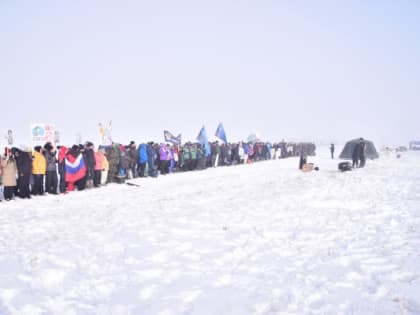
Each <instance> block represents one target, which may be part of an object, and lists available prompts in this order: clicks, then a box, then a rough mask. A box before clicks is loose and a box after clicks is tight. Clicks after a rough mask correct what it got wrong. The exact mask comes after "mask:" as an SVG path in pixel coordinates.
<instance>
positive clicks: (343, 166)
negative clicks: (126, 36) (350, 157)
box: [338, 162, 351, 172]
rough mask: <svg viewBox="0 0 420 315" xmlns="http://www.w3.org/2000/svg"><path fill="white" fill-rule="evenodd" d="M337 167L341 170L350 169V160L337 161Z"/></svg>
mask: <svg viewBox="0 0 420 315" xmlns="http://www.w3.org/2000/svg"><path fill="white" fill-rule="evenodd" d="M338 169H339V170H340V171H342V172H346V171H351V163H350V162H341V163H338Z"/></svg>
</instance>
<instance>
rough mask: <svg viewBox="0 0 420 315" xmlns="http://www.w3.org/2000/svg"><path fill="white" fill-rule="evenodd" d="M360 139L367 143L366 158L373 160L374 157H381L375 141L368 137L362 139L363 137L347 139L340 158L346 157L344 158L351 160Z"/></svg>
mask: <svg viewBox="0 0 420 315" xmlns="http://www.w3.org/2000/svg"><path fill="white" fill-rule="evenodd" d="M360 141H363V142H364V143H365V145H366V158H367V159H371V160H373V159H377V158H379V155H378V152H377V151H376V149H375V145H374V144H373V142H372V141H369V140H366V139H362V138H357V139H353V140H350V141H347V143H346V145H345V146H344V148H343V151H341V154H340V156H339V158H340V159H344V160H351V159H352V154H353V150H354V147H355V146H356V144H358V143H359V142H360Z"/></svg>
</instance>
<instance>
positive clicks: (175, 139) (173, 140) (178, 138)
mask: <svg viewBox="0 0 420 315" xmlns="http://www.w3.org/2000/svg"><path fill="white" fill-rule="evenodd" d="M163 137H164V138H165V141H166V142H170V143H172V144H176V145H180V144H181V134H179V135H178V136H176V137H175V136H174V135H173V134H172V133H170V132H169V131H168V130H164V131H163Z"/></svg>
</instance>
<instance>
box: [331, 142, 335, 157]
mask: <svg viewBox="0 0 420 315" xmlns="http://www.w3.org/2000/svg"><path fill="white" fill-rule="evenodd" d="M334 149H335V147H334V143H331V145H330V152H331V159H334Z"/></svg>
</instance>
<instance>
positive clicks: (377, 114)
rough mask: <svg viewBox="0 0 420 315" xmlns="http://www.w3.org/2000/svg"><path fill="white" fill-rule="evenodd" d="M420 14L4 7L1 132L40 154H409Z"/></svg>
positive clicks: (281, 5) (409, 8)
mask: <svg viewBox="0 0 420 315" xmlns="http://www.w3.org/2000/svg"><path fill="white" fill-rule="evenodd" d="M419 13H420V5H419V4H418V3H417V2H414V1H413V2H409V1H405V2H395V1H378V2H376V1H370V2H369V4H366V3H365V1H352V2H351V3H349V4H343V3H337V2H336V1H319V2H317V5H315V4H313V3H312V2H310V1H219V0H216V1H214V0H213V1H176V2H175V1H114V2H112V1H65V2H64V1H11V0H9V1H7V0H3V1H0V51H1V58H0V105H1V106H2V111H1V118H2V119H1V125H0V131H1V132H4V130H7V129H8V128H11V129H13V130H14V134H15V142H16V143H18V144H20V143H24V144H25V143H26V144H28V143H29V141H30V140H29V125H30V123H31V122H35V123H53V124H55V125H56V128H57V129H58V130H59V131H60V133H61V140H62V142H65V143H68V144H71V143H73V142H75V140H76V135H77V134H78V133H81V134H82V138H83V140H84V141H85V140H92V141H94V142H95V141H98V138H99V137H98V128H97V125H98V123H99V122H102V123H106V122H108V121H109V120H112V121H113V136H114V139H115V140H116V141H119V142H123V143H127V142H129V141H130V140H135V141H137V142H141V141H147V140H154V141H163V130H164V129H168V130H169V131H171V132H172V133H174V134H175V135H177V134H179V133H182V135H183V140H184V141H187V140H193V139H195V137H196V136H197V134H198V132H199V130H200V128H201V126H203V125H204V126H205V127H206V129H207V133H208V134H209V135H210V136H212V135H213V134H214V132H215V130H216V127H217V125H218V123H219V122H223V124H224V127H225V130H226V134H227V137H228V140H230V141H236V140H242V139H245V138H246V137H247V136H248V135H249V133H250V132H251V131H259V132H260V134H261V135H262V137H263V138H264V139H266V140H270V141H277V140H281V139H283V138H285V139H292V140H300V139H305V140H314V141H320V140H322V141H340V142H342V141H345V140H347V139H352V138H355V137H359V136H363V137H365V138H368V139H372V140H373V141H375V142H377V143H378V142H379V143H378V144H402V145H406V144H407V143H408V141H410V140H412V139H418V138H419V137H420V124H419V123H418V119H419V117H420V106H419V103H420V102H419V101H420V97H419V94H418V91H417V89H418V86H419V83H420V80H419V76H420V75H419V73H420V71H419V70H420V62H419V58H418V56H419V55H420V46H419V40H418V39H419V38H420V23H419V22H418V17H419Z"/></svg>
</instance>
